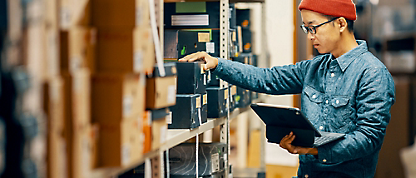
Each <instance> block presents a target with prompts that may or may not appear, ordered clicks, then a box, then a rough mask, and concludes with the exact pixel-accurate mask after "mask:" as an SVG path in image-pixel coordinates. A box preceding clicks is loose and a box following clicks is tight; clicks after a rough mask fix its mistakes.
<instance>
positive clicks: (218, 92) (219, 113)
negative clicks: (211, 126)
mask: <svg viewBox="0 0 416 178" xmlns="http://www.w3.org/2000/svg"><path fill="white" fill-rule="evenodd" d="M207 94H208V113H207V115H208V118H220V117H224V116H226V115H227V107H228V106H227V98H228V88H223V89H221V88H218V87H210V88H207Z"/></svg>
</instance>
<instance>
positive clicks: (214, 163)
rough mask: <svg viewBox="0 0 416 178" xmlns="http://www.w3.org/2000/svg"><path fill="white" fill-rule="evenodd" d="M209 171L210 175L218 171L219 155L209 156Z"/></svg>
mask: <svg viewBox="0 0 416 178" xmlns="http://www.w3.org/2000/svg"><path fill="white" fill-rule="evenodd" d="M211 171H212V173H215V172H218V171H220V155H219V154H218V153H215V154H212V155H211Z"/></svg>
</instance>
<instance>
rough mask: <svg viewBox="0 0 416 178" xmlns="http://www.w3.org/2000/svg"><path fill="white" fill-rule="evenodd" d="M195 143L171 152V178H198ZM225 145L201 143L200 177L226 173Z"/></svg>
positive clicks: (182, 145)
mask: <svg viewBox="0 0 416 178" xmlns="http://www.w3.org/2000/svg"><path fill="white" fill-rule="evenodd" d="M195 147H196V146H195V143H182V144H180V145H178V146H175V147H173V148H171V149H170V150H169V166H170V177H172V178H179V177H180V178H184V177H196V176H195V174H196V166H195V161H196V160H195V159H196V156H195ZM227 151H228V148H227V145H226V144H225V143H199V147H198V177H206V176H207V177H210V176H212V175H217V174H218V173H221V172H224V170H225V169H224V168H225V161H224V159H226V157H225V155H226V154H227Z"/></svg>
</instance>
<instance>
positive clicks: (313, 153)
mask: <svg viewBox="0 0 416 178" xmlns="http://www.w3.org/2000/svg"><path fill="white" fill-rule="evenodd" d="M308 154H310V155H318V148H311V149H309V151H308Z"/></svg>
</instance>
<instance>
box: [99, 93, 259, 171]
mask: <svg viewBox="0 0 416 178" xmlns="http://www.w3.org/2000/svg"><path fill="white" fill-rule="evenodd" d="M257 102H261V99H258V100H254V101H253V103H257ZM247 110H249V107H247V108H237V109H235V110H234V111H233V112H232V113H231V114H230V115H229V117H228V118H230V119H227V117H221V118H209V119H208V121H207V122H206V123H204V124H202V125H201V126H199V127H198V128H195V129H193V130H190V129H169V130H168V133H167V140H166V142H165V143H164V144H163V145H162V146H161V147H160V148H159V149H156V150H152V151H151V152H149V153H147V154H145V155H143V157H142V158H141V159H140V160H138V161H137V162H136V163H134V164H131V165H129V166H125V167H123V168H101V169H96V170H95V171H94V172H93V173H92V175H91V177H92V178H102V177H117V176H118V175H120V174H123V173H124V172H127V171H129V170H131V169H134V168H135V167H137V166H139V165H141V164H143V163H145V161H146V159H151V158H155V157H158V156H160V155H161V153H163V152H164V151H166V150H168V149H170V148H172V147H174V146H176V145H178V144H180V143H183V142H185V141H187V140H189V139H191V138H194V137H195V136H196V135H199V134H202V133H204V132H206V131H208V130H211V129H213V128H215V127H217V126H223V127H225V126H224V125H226V124H227V121H231V120H233V119H236V117H237V116H238V115H240V114H241V113H243V112H246V111H247ZM260 170H261V169H249V172H251V173H253V172H258V171H260Z"/></svg>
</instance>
